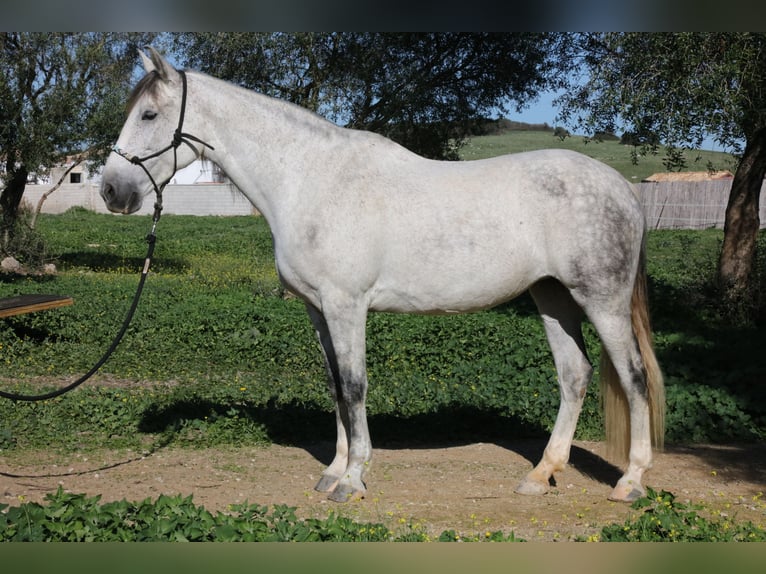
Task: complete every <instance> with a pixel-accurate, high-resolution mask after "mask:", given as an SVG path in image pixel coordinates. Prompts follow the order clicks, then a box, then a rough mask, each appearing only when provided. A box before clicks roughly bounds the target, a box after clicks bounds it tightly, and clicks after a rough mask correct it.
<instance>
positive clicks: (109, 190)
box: [101, 183, 114, 199]
mask: <svg viewBox="0 0 766 574" xmlns="http://www.w3.org/2000/svg"><path fill="white" fill-rule="evenodd" d="M101 195H102V197H103V198H104V199H112V198H113V197H114V188H113V187H112V186H111V184H109V183H107V184H104V187H103V188H102V189H101Z"/></svg>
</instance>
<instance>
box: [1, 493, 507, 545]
mask: <svg viewBox="0 0 766 574" xmlns="http://www.w3.org/2000/svg"><path fill="white" fill-rule="evenodd" d="M296 510H297V509H296V508H294V507H290V506H286V505H274V507H273V508H272V509H271V510H269V508H268V507H267V506H261V505H258V504H249V503H244V504H237V505H232V506H231V507H230V508H229V510H228V511H227V512H220V511H219V512H216V513H215V514H213V513H211V512H210V511H208V510H206V509H205V508H204V507H203V506H197V505H195V504H194V502H193V500H192V497H191V496H187V497H183V496H167V495H160V496H159V497H158V498H157V499H156V500H154V501H152V500H150V499H146V500H143V501H141V502H128V501H126V500H125V499H123V500H119V501H115V502H106V503H101V497H100V496H94V497H88V496H86V495H84V494H69V493H66V492H64V491H63V489H62V488H61V487H59V489H58V491H57V492H56V493H54V494H48V495H46V497H45V504H38V503H36V502H23V503H21V504H20V505H19V506H8V505H7V504H0V542H424V541H428V540H429V537H428V535H427V534H426V533H425V532H424V531H422V530H419V529H418V528H416V527H414V526H412V525H405V526H404V527H403V528H402V529H401V530H400V531H398V532H394V531H392V530H390V529H389V528H388V527H386V526H385V525H384V524H382V523H357V522H354V521H353V520H351V519H350V518H347V517H344V516H339V515H336V514H335V513H333V512H330V513H329V515H328V516H327V517H326V518H305V519H301V518H298V517H297V516H296ZM439 540H440V541H443V542H457V541H482V540H484V541H488V542H514V541H517V540H518V539H517V538H516V537H515V536H514V535H513V534H510V535H504V534H503V533H502V532H499V531H498V532H489V533H486V534H485V535H484V536H483V537H482V536H479V535H467V536H465V535H464V536H461V535H458V534H456V533H455V532H454V531H449V532H445V533H444V534H442V535H441V536H440V537H439Z"/></svg>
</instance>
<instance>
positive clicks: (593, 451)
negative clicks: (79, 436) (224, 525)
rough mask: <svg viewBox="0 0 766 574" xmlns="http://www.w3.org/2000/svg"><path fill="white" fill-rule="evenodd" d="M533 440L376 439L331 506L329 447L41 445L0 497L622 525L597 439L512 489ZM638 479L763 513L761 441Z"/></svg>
mask: <svg viewBox="0 0 766 574" xmlns="http://www.w3.org/2000/svg"><path fill="white" fill-rule="evenodd" d="M543 448H544V442H543V441H518V442H511V443H508V444H503V445H498V444H490V443H475V444H468V445H461V446H451V447H444V448H433V449H432V448H415V449H408V448H378V449H376V451H375V458H374V461H373V464H372V467H371V470H370V472H369V474H368V476H367V487H368V491H367V496H366V498H365V499H363V500H359V501H354V502H350V503H347V504H336V503H332V502H329V501H327V500H326V498H325V495H324V494H321V493H318V492H315V491H314V490H313V486H314V484H315V483H316V481H317V480H318V479H319V475H320V473H321V472H322V470H323V469H324V467H325V465H326V464H328V463H329V461H330V460H331V458H332V454H333V452H332V451H333V445H332V444H330V443H318V444H313V445H309V446H304V447H294V446H280V445H274V446H269V447H263V448H257V447H250V448H241V449H208V450H187V449H175V448H165V449H160V450H158V451H156V452H154V453H153V454H151V455H146V456H141V455H140V454H137V453H130V452H128V453H125V452H120V453H118V452H111V451H101V452H97V453H89V454H87V455H84V454H80V455H78V454H73V455H71V456H69V457H68V458H65V459H63V458H61V456H60V455H51V454H49V453H42V452H37V453H23V454H17V453H10V454H8V453H0V501H1V502H4V503H6V504H11V505H17V504H19V503H20V501H43V499H44V496H45V495H46V494H47V493H52V492H55V491H56V490H57V489H58V488H59V486H62V487H63V488H64V489H65V490H66V491H69V492H75V493H86V494H88V495H96V494H101V495H102V501H103V502H106V501H109V500H120V499H123V498H125V499H127V500H144V499H146V498H151V499H156V497H157V496H159V495H160V494H163V493H164V494H169V495H175V494H182V495H189V494H192V495H193V497H194V498H193V500H194V501H195V503H196V504H198V505H203V506H204V507H205V508H207V509H208V510H211V511H216V510H221V511H225V510H226V509H227V507H228V506H229V505H230V504H235V503H242V502H245V501H247V502H250V503H258V504H263V505H269V506H271V505H274V504H287V505H289V506H295V507H297V508H298V514H299V515H300V516H304V517H309V516H318V517H324V516H327V514H328V513H329V512H330V511H333V512H335V513H336V514H342V515H346V516H349V517H351V518H353V519H355V520H358V521H374V522H383V523H385V524H386V525H388V527H389V528H391V529H394V530H396V529H399V528H404V527H406V525H409V524H414V525H418V526H417V527H419V528H423V529H425V530H426V531H427V532H428V533H430V534H432V535H433V536H438V535H439V534H440V533H441V532H442V531H444V530H447V529H454V530H455V531H456V532H458V533H461V534H463V535H476V534H478V535H482V534H483V533H484V532H486V531H495V530H502V531H503V532H505V533H509V532H511V531H513V532H515V534H516V536H518V537H522V538H525V539H527V540H539V541H553V540H562V541H563V540H572V539H574V538H575V537H576V536H583V537H587V536H590V535H593V534H596V533H598V532H599V531H600V528H601V526H603V525H606V524H609V523H613V522H617V523H622V522H624V521H625V520H626V519H627V518H628V517H629V516H630V515H631V514H632V513H635V512H636V511H634V510H631V509H630V506H629V505H627V504H621V503H615V502H610V501H608V500H607V496H608V495H609V493H610V491H611V488H612V485H613V484H614V482H615V481H616V480H617V479H618V478H619V476H620V471H619V470H618V469H617V468H615V467H614V466H612V465H610V464H608V463H606V462H604V460H603V459H602V458H601V455H602V448H603V445H602V444H601V443H598V442H576V443H575V445H574V446H573V448H572V456H571V460H570V464H569V466H568V467H567V468H566V470H564V471H563V472H561V473H559V474H558V475H557V476H556V484H555V486H554V487H553V488H552V489H551V491H550V492H549V493H548V494H546V495H544V496H539V497H529V496H523V495H520V494H516V493H514V491H513V489H514V487H515V486H516V484H517V483H518V482H519V481H520V480H521V479H522V477H523V476H524V475H525V473H526V472H527V471H528V470H529V469H530V468H531V467H532V465H533V463H534V462H536V461H537V459H538V458H539V457H540V456H541V454H542V450H543ZM645 483H646V484H647V485H649V486H651V487H652V488H654V489H655V490H657V491H659V490H663V489H664V490H668V491H670V492H673V493H674V494H675V495H676V496H677V498H678V500H680V501H684V502H686V501H691V502H695V503H701V504H703V505H704V506H705V507H706V508H707V509H709V510H711V511H712V512H716V513H718V512H720V513H722V514H724V515H726V516H728V517H730V518H734V519H736V520H751V521H753V522H754V523H756V524H763V523H764V522H766V496H763V493H764V491H766V445H762V444H759V445H732V446H719V445H716V446H711V445H694V446H685V447H684V446H671V447H668V448H667V450H666V451H665V452H661V453H658V455H657V457H656V461H655V466H654V468H653V469H652V470H651V471H650V472H649V473H648V474H647V476H646V481H645Z"/></svg>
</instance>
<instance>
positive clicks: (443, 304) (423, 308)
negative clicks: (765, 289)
mask: <svg viewBox="0 0 766 574" xmlns="http://www.w3.org/2000/svg"><path fill="white" fill-rule="evenodd" d="M538 278H539V277H536V274H534V273H523V272H519V273H513V274H511V273H492V272H491V271H490V270H484V271H483V272H482V273H474V274H465V273H460V274H439V273H428V272H425V273H422V274H419V276H418V277H413V276H409V277H407V278H401V279H400V280H399V281H385V280H383V281H380V282H378V284H376V286H375V287H374V288H373V289H372V291H371V293H370V305H369V306H370V309H371V310H373V311H389V312H394V313H424V314H446V313H466V312H470V311H479V310H481V309H488V308H490V307H494V306H495V305H499V304H500V303H503V302H505V301H508V300H510V299H513V298H514V297H517V296H518V295H520V294H521V293H523V292H524V291H526V290H527V288H529V286H530V284H532V283H534V281H535V280H536V279H538Z"/></svg>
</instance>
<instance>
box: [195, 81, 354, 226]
mask: <svg viewBox="0 0 766 574" xmlns="http://www.w3.org/2000/svg"><path fill="white" fill-rule="evenodd" d="M195 80H196V81H197V82H199V84H198V86H199V89H200V94H201V95H202V97H201V98H200V113H201V115H203V116H204V118H205V120H204V121H205V123H204V126H203V127H202V128H201V129H202V130H203V131H205V132H206V133H207V134H209V135H208V136H207V138H210V139H207V138H206V137H204V136H201V137H202V139H205V140H206V141H208V142H209V143H210V144H211V145H212V146H214V147H215V150H213V151H210V152H209V153H207V156H208V157H209V158H210V159H211V160H212V161H214V162H215V163H217V164H218V165H219V166H220V167H221V168H222V169H223V170H224V172H226V174H227V176H228V177H229V179H230V180H231V181H232V182H233V183H234V185H236V186H237V187H238V188H239V189H240V191H242V193H244V194H245V196H247V198H248V199H249V200H250V201H251V203H253V205H255V207H256V208H257V209H258V210H259V211H260V212H261V213H263V215H264V216H266V218H267V219H268V220H269V222H270V223H272V222H273V221H275V220H276V219H278V217H279V213H280V212H283V211H285V210H289V209H290V207H291V204H295V203H296V202H297V201H304V200H305V198H302V199H301V198H296V197H293V195H292V194H293V193H295V192H296V190H297V188H298V186H297V185H296V183H295V182H296V180H297V179H298V178H302V179H304V180H306V178H311V177H312V173H311V170H312V169H313V167H312V166H316V165H318V164H317V161H316V160H317V157H316V154H319V153H324V152H322V149H323V141H324V139H325V138H327V137H328V134H329V133H330V132H332V131H337V130H340V128H337V127H336V126H333V125H332V124H330V123H329V122H325V121H324V120H322V119H321V118H318V117H315V116H313V114H311V113H310V112H307V111H304V110H301V109H299V108H295V107H294V106H290V105H286V104H284V103H283V102H280V101H278V100H274V99H272V98H268V97H266V96H263V95H261V94H257V93H256V92H252V91H249V90H244V89H242V88H238V87H236V86H234V85H232V84H229V83H228V82H224V81H221V80H217V79H215V78H212V77H210V76H203V75H195ZM194 135H197V134H194ZM319 165H321V162H319Z"/></svg>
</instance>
